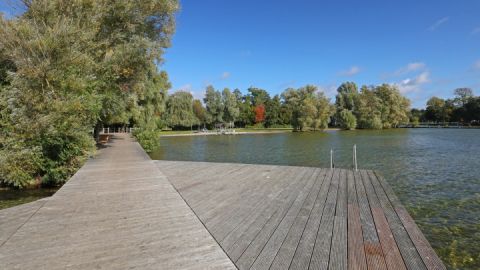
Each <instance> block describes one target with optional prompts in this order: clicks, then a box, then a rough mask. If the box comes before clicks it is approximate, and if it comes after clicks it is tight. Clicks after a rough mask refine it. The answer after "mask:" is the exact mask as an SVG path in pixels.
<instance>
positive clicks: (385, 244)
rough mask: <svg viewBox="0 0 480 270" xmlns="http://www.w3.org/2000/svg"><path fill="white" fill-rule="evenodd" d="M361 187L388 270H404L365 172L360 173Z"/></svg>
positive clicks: (395, 244) (398, 252) (403, 264)
mask: <svg viewBox="0 0 480 270" xmlns="http://www.w3.org/2000/svg"><path fill="white" fill-rule="evenodd" d="M361 175H362V180H363V185H364V187H365V190H366V191H367V197H368V200H369V201H370V207H371V210H372V215H373V220H374V222H375V227H376V229H377V234H378V237H379V239H380V244H381V247H382V251H383V255H384V256H385V263H386V264H387V268H388V269H394V270H404V269H406V266H405V263H404V262H403V259H402V255H401V254H400V251H399V250H398V247H397V243H396V242H395V239H394V238H393V234H392V232H391V230H390V227H389V225H388V222H387V219H386V217H385V215H384V213H383V210H382V208H381V205H380V201H379V199H378V198H377V195H376V194H375V190H374V189H373V186H372V183H371V181H370V176H369V175H368V173H367V172H366V171H362V172H361Z"/></svg>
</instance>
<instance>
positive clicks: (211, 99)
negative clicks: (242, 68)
mask: <svg viewBox="0 0 480 270" xmlns="http://www.w3.org/2000/svg"><path fill="white" fill-rule="evenodd" d="M203 102H204V103H205V105H206V107H207V115H208V119H209V122H210V123H211V124H217V123H223V114H224V109H225V107H224V104H223V102H222V94H221V93H220V92H219V91H217V90H215V88H213V86H211V85H209V86H207V90H206V92H205V98H204V99H203Z"/></svg>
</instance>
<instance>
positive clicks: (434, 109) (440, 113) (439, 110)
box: [425, 97, 448, 122]
mask: <svg viewBox="0 0 480 270" xmlns="http://www.w3.org/2000/svg"><path fill="white" fill-rule="evenodd" d="M425 116H426V118H427V120H429V121H435V122H440V121H442V122H445V121H446V120H447V116H448V115H447V110H446V105H445V100H444V99H442V98H438V97H431V98H430V99H429V100H428V101H427V108H426V110H425Z"/></svg>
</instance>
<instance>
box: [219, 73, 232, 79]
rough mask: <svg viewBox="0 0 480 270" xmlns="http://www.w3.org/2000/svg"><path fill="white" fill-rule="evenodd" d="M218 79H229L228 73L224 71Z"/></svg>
mask: <svg viewBox="0 0 480 270" xmlns="http://www.w3.org/2000/svg"><path fill="white" fill-rule="evenodd" d="M220 78H221V79H222V80H225V79H228V78H230V72H228V71H224V72H223V73H222V76H220Z"/></svg>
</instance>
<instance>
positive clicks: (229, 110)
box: [164, 82, 410, 131]
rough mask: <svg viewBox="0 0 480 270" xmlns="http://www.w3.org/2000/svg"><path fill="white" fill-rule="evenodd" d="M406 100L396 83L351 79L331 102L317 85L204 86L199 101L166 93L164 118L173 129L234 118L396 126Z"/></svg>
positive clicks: (315, 125) (403, 117)
mask: <svg viewBox="0 0 480 270" xmlns="http://www.w3.org/2000/svg"><path fill="white" fill-rule="evenodd" d="M409 106H410V102H409V100H408V99H407V98H405V97H403V96H402V95H401V94H400V92H399V90H398V89H397V88H396V86H393V85H388V84H382V85H379V86H363V87H362V88H361V89H360V91H358V88H357V85H356V84H355V83H353V82H346V83H343V84H342V85H340V87H339V88H338V90H337V96H336V99H335V103H333V104H332V103H330V100H329V99H328V98H327V97H326V96H325V94H324V93H323V92H321V91H319V90H318V88H317V87H316V86H313V85H306V86H304V87H301V88H298V89H295V88H288V89H286V90H285V91H283V92H282V93H281V94H280V95H274V96H273V97H271V96H270V94H269V93H268V92H267V91H266V90H264V89H260V88H256V87H250V88H248V89H247V93H246V94H243V93H242V92H241V91H240V90H239V89H235V90H234V91H231V90H230V89H229V88H225V89H223V90H222V91H220V90H216V89H215V88H214V87H213V86H208V87H207V88H206V92H205V97H204V99H203V102H202V101H200V100H198V99H197V100H195V99H193V96H192V95H191V94H190V93H188V92H184V91H178V92H175V93H173V94H172V95H170V96H169V98H168V101H167V113H166V114H165V118H164V121H165V123H166V124H167V125H168V126H170V127H172V128H175V129H185V128H193V127H195V128H200V127H210V128H212V127H214V126H215V124H218V123H234V124H235V126H237V127H249V126H251V127H266V128H276V127H277V128H278V127H291V128H293V129H294V130H297V131H305V130H321V129H325V128H328V127H329V126H335V127H341V128H344V129H354V128H366V129H383V128H394V127H397V126H398V125H400V124H402V123H408V121H409V112H410V108H409Z"/></svg>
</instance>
